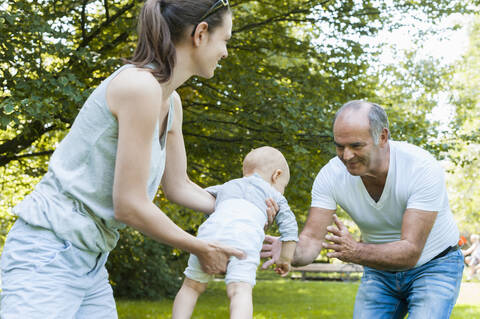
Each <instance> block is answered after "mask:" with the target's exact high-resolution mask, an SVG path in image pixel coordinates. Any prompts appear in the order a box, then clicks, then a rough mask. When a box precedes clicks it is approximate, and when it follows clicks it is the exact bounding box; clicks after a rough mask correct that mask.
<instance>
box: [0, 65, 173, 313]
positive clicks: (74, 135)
mask: <svg viewBox="0 0 480 319" xmlns="http://www.w3.org/2000/svg"><path fill="white" fill-rule="evenodd" d="M130 67H133V65H124V66H123V67H121V68H119V69H118V70H117V71H115V72H114V73H113V74H112V75H110V76H109V77H108V78H107V79H105V80H104V81H103V82H102V83H101V84H100V85H99V86H98V88H96V89H95V90H94V91H93V93H92V94H91V95H90V96H89V98H88V99H87V101H86V102H85V104H84V105H83V107H82V108H81V110H80V112H79V114H78V115H77V117H76V119H75V121H74V123H73V125H72V128H71V129H70V131H69V133H68V134H67V136H66V137H65V138H64V139H63V140H62V142H61V143H60V144H59V145H58V147H57V149H56V150H55V152H54V153H53V155H52V157H51V159H50V163H49V167H48V172H47V174H46V175H45V176H44V177H43V178H42V180H41V181H40V183H39V184H37V185H36V187H35V190H34V191H33V192H32V193H30V194H29V195H28V196H26V197H25V199H24V200H23V201H22V202H21V203H20V204H18V205H17V206H16V207H14V209H13V212H14V214H16V215H17V216H18V217H19V219H18V220H17V222H16V223H15V225H14V226H13V228H12V230H11V231H10V233H9V235H8V237H7V240H6V243H5V247H4V251H3V254H2V260H1V267H2V299H1V308H0V309H1V310H0V317H1V318H2V319H10V318H12V319H13V318H15V319H18V318H42V319H45V318H116V317H117V315H116V310H115V303H114V301H113V295H112V289H111V287H110V285H109V283H108V275H107V272H106V270H105V267H104V265H105V262H106V260H107V256H108V252H109V251H111V250H112V249H113V248H114V247H115V245H116V243H117V240H118V237H119V235H118V229H120V228H123V227H125V225H124V224H122V223H120V222H118V221H116V220H115V218H114V210H113V198H112V192H113V178H114V170H115V159H116V152H117V142H118V122H117V120H116V118H115V117H114V116H113V114H112V113H111V112H110V109H109V107H108V105H107V100H106V90H107V86H108V84H109V83H110V81H111V80H112V79H113V78H114V77H116V76H117V75H118V73H119V72H121V71H122V70H125V69H126V68H130ZM173 116H174V109H173V99H172V98H170V109H169V114H168V119H167V125H166V128H165V131H164V132H163V134H162V136H161V137H160V134H159V133H160V132H159V128H160V123H157V125H156V127H155V132H154V136H153V142H152V155H151V160H150V175H149V180H148V185H147V186H148V195H149V198H150V199H151V200H153V198H154V196H155V194H156V192H157V190H158V187H159V184H160V181H161V178H162V175H163V171H164V167H165V158H166V152H165V146H166V140H167V132H168V131H169V130H170V128H171V125H172V121H173Z"/></svg>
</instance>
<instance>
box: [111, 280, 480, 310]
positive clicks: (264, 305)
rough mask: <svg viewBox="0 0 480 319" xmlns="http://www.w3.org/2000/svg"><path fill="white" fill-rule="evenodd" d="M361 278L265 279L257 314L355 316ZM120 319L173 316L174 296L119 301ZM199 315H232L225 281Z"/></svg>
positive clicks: (203, 301)
mask: <svg viewBox="0 0 480 319" xmlns="http://www.w3.org/2000/svg"><path fill="white" fill-rule="evenodd" d="M358 284H359V282H325V281H305V282H303V281H294V280H283V279H276V280H261V281H258V282H257V285H256V286H255V288H254V291H253V301H254V305H253V308H254V309H253V311H254V316H253V317H254V318H256V319H266V318H279V319H280V318H298V319H302V318H305V319H306V318H336V319H343V318H352V315H353V304H354V300H355V294H356V292H357V288H358ZM117 307H118V314H119V318H120V319H160V318H162V319H163V318H170V316H171V307H172V300H161V301H125V300H123V301H122V300H120V301H117ZM479 317H480V305H457V306H455V308H454V310H453V314H452V317H451V318H452V319H471V318H479ZM192 318H195V319H207V318H208V319H210V318H211V319H214V318H228V299H227V297H226V293H225V284H224V283H223V282H222V281H216V282H212V283H211V284H209V288H208V289H207V291H206V292H205V293H204V294H203V295H202V296H201V297H200V299H199V301H198V303H197V307H196V308H195V312H194V313H193V317H192Z"/></svg>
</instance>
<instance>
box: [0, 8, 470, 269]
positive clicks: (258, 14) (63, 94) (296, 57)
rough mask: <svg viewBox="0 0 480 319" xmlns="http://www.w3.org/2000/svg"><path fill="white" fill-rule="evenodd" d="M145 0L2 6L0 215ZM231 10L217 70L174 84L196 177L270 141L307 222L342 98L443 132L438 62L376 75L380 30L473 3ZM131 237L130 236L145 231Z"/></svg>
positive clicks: (431, 132) (409, 128) (179, 214)
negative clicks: (434, 121) (400, 18)
mask: <svg viewBox="0 0 480 319" xmlns="http://www.w3.org/2000/svg"><path fill="white" fill-rule="evenodd" d="M141 5H142V1H138V0H136V1H134V0H102V1H100V0H83V1H80V0H78V1H72V0H64V1H58V0H37V1H31V0H20V1H18V0H15V1H11V0H10V1H5V2H4V3H3V4H0V10H1V11H0V87H1V88H2V90H1V91H0V171H1V172H0V174H1V175H2V192H1V194H2V197H1V198H0V209H1V212H0V213H1V214H5V212H6V210H7V209H8V207H11V206H13V205H14V204H15V203H16V202H18V200H20V199H21V198H22V197H23V195H24V194H25V193H28V192H29V191H30V190H31V189H32V188H33V187H34V185H35V183H36V182H37V181H38V180H39V178H40V177H41V176H42V175H43V173H44V172H45V171H46V168H47V163H48V157H49V155H50V154H51V152H52V151H53V150H54V148H55V145H56V144H57V143H58V142H59V140H61V138H62V137H63V136H64V135H65V133H66V131H67V130H68V129H69V127H70V126H71V124H72V121H73V120H74V118H75V116H76V114H77V112H78V110H79V109H80V108H81V106H82V103H83V102H84V101H85V99H86V97H87V96H88V95H89V93H90V92H91V91H92V89H93V88H94V87H96V86H97V85H98V84H99V83H100V82H101V81H102V80H103V79H105V78H106V77H107V76H108V75H109V74H110V73H111V72H112V71H113V70H114V69H115V68H117V67H118V66H120V65H121V60H120V59H119V58H120V57H129V56H130V55H131V54H132V52H133V49H134V46H135V42H136V36H135V24H136V17H137V15H138V12H139V9H140V7H141ZM231 6H232V10H233V13H234V28H233V39H232V41H231V42H230V43H231V44H230V48H229V58H228V59H227V60H225V61H224V62H222V65H221V67H220V68H218V69H217V71H216V76H215V77H214V78H213V79H209V80H205V79H200V78H193V79H191V80H190V81H188V82H187V83H186V84H185V85H183V86H182V87H181V88H179V90H178V91H179V93H180V95H181V97H182V101H183V107H184V126H183V130H184V137H185V143H186V148H187V154H188V170H189V175H190V177H191V178H192V179H193V180H194V181H196V182H197V183H199V184H200V185H202V186H207V185H212V184H217V183H222V182H225V181H227V180H228V179H231V178H235V177H239V176H240V174H241V162H242V158H243V156H244V155H245V154H246V153H247V152H248V151H249V150H250V149H251V148H253V147H258V146H261V145H272V146H275V147H277V148H279V149H280V150H281V151H282V152H283V153H284V154H285V156H286V158H287V160H288V162H289V164H290V169H291V173H292V179H291V181H290V186H289V187H288V188H287V191H286V196H287V198H288V199H289V202H290V203H291V206H292V208H293V210H294V211H295V212H296V213H297V216H298V220H299V221H300V223H303V222H304V221H305V218H306V211H307V209H308V206H309V193H310V188H311V184H312V181H313V178H314V177H315V175H316V173H317V172H318V170H319V168H320V167H321V166H322V165H324V164H325V163H326V162H327V161H328V160H329V159H330V158H331V157H332V156H333V155H334V154H333V151H334V150H333V147H332V143H331V140H332V138H331V129H330V128H331V120H332V117H333V114H334V112H335V110H336V109H338V107H339V106H340V105H342V104H343V103H345V102H346V101H348V100H352V99H369V100H374V101H377V102H379V103H380V104H383V105H385V106H386V107H387V109H388V112H389V113H390V121H391V123H392V124H393V125H392V133H393V134H392V135H393V136H394V138H398V139H407V140H410V141H413V142H415V143H417V144H428V143H427V141H430V140H431V139H430V138H429V137H431V136H435V135H436V131H435V129H432V127H431V125H430V123H429V122H428V120H427V118H426V115H427V114H428V112H430V111H431V109H432V107H433V104H432V103H433V102H432V101H433V100H432V98H431V94H433V93H432V92H433V91H435V90H437V89H438V86H440V85H443V82H442V81H443V80H442V79H444V78H445V77H444V76H443V75H440V76H439V72H440V73H442V72H443V70H437V69H436V68H435V61H422V62H415V63H412V62H411V61H410V60H408V59H407V60H406V61H400V62H399V63H398V65H391V66H386V67H385V68H384V69H382V70H381V71H379V72H373V71H372V70H371V68H370V66H371V64H372V63H376V62H378V61H377V60H376V59H377V54H378V52H379V50H380V46H379V45H378V44H376V43H375V41H374V39H375V35H376V34H377V32H378V30H380V29H381V28H383V27H385V26H387V25H389V23H390V22H391V18H392V16H393V15H399V14H411V12H423V14H424V15H423V16H424V17H425V19H426V20H429V21H438V20H439V19H441V18H442V17H443V16H445V15H448V14H450V13H452V12H463V11H464V10H467V8H466V4H465V3H464V1H460V0H457V1H448V0H438V1H426V0H425V1H410V0H399V1H374V0H365V1H354V0H330V1H328V0H315V1H311V0H308V1H307V0H265V1H260V0H259V1H253V0H238V1H231ZM391 27H392V28H394V27H398V25H397V24H395V25H391ZM426 74H427V75H428V77H427V76H426ZM386 79H390V80H386ZM391 79H394V80H391ZM439 81H440V82H439ZM431 149H432V150H434V151H436V152H438V151H439V150H440V149H441V147H440V146H438V145H434V146H431ZM156 201H157V203H158V204H159V205H160V207H161V208H162V209H163V210H165V211H166V212H167V213H168V214H169V216H171V217H172V219H173V220H174V221H175V222H177V223H179V224H180V225H181V226H182V227H183V228H184V229H186V230H188V231H191V232H195V231H196V228H197V227H198V225H199V224H200V222H201V221H202V216H201V215H199V214H196V213H194V212H191V211H189V210H186V209H184V208H180V207H178V206H175V205H173V204H170V203H167V202H166V201H165V199H164V198H163V197H162V196H161V193H159V196H158V197H157V200H156ZM3 220H4V221H5V218H4V219H3ZM10 221H11V218H10V219H9V218H7V224H8V223H10ZM6 227H7V226H6V225H2V230H3V231H4V233H5V230H6ZM129 236H130V237H128V236H127V237H128V238H127V239H128V241H131V240H134V238H137V239H138V238H139V237H137V235H136V234H134V233H131V234H130V235H129ZM122 240H123V239H122ZM139 240H140V239H139ZM128 241H127V242H128ZM164 252H165V254H166V255H168V254H173V252H172V251H171V250H170V252H166V250H165V251H164ZM145 267H147V266H145ZM148 267H149V266H148ZM137 269H138V267H137ZM145 269H146V268H145ZM172 276H173V275H172Z"/></svg>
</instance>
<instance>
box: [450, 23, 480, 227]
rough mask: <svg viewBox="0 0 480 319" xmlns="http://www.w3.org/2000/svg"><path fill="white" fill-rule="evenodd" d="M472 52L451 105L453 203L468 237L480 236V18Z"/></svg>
mask: <svg viewBox="0 0 480 319" xmlns="http://www.w3.org/2000/svg"><path fill="white" fill-rule="evenodd" d="M469 39H470V43H469V49H468V51H467V52H466V54H465V56H464V58H463V60H462V61H461V62H460V63H459V64H458V65H457V68H456V70H455V82H454V91H453V94H452V96H451V101H452V103H453V105H454V107H455V120H454V121H453V122H452V123H451V131H452V133H453V134H452V136H451V137H450V140H449V143H450V145H452V147H451V149H450V152H449V156H450V160H451V162H452V167H451V170H450V175H449V189H450V202H451V206H452V210H454V211H455V212H456V214H457V217H458V219H459V221H460V228H461V230H462V231H464V232H467V233H478V232H480V210H479V209H478V207H480V182H479V179H478V177H479V174H480V172H479V164H480V157H479V155H478V154H479V152H480V89H479V88H480V76H479V74H478V72H477V70H478V69H479V67H480V18H479V17H478V16H477V17H476V19H474V21H473V23H472V27H471V31H470V37H469Z"/></svg>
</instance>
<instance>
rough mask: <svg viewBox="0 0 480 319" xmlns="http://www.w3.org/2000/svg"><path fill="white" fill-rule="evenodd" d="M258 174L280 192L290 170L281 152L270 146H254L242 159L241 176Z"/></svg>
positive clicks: (284, 185) (285, 183) (286, 182)
mask: <svg viewBox="0 0 480 319" xmlns="http://www.w3.org/2000/svg"><path fill="white" fill-rule="evenodd" d="M254 173H257V174H258V175H260V176H261V177H262V178H263V179H264V180H265V181H266V182H267V183H269V184H271V185H272V186H273V187H274V188H275V189H276V190H277V191H279V192H280V193H281V194H283V192H284V191H285V187H286V186H287V184H288V181H289V180H290V170H289V168H288V163H287V160H286V159H285V157H283V154H282V153H281V152H280V151H279V150H277V149H276V148H273V147H271V146H262V147H259V148H255V149H253V150H251V151H250V153H248V154H247V156H245V159H244V160H243V176H250V175H252V174H254Z"/></svg>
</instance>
